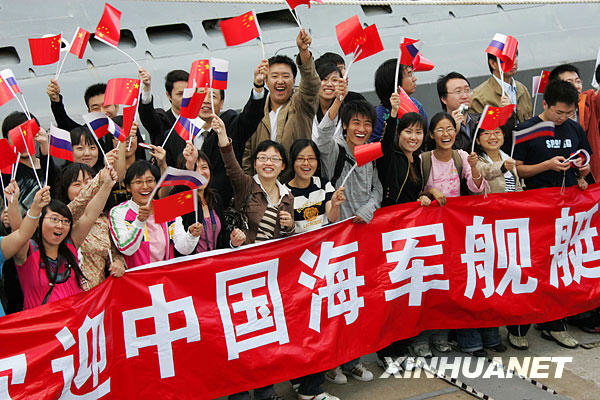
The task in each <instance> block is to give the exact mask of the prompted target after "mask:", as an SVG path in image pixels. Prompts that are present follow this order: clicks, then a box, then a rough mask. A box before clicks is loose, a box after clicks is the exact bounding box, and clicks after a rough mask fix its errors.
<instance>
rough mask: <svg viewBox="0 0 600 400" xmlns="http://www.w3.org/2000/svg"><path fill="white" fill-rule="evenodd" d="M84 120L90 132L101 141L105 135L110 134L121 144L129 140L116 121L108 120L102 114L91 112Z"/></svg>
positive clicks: (85, 115)
mask: <svg viewBox="0 0 600 400" xmlns="http://www.w3.org/2000/svg"><path fill="white" fill-rule="evenodd" d="M83 120H84V121H85V123H86V125H87V126H88V128H90V130H91V131H92V132H93V133H94V135H96V139H100V138H101V137H103V136H104V135H106V134H108V133H110V134H111V135H113V136H114V137H115V138H117V139H118V140H119V141H120V142H124V141H125V139H126V138H127V135H126V134H125V132H123V131H121V128H119V126H118V125H117V124H115V123H114V121H113V120H112V119H110V118H108V117H107V116H106V115H104V114H102V113H101V112H97V111H95V112H91V113H88V114H84V115H83Z"/></svg>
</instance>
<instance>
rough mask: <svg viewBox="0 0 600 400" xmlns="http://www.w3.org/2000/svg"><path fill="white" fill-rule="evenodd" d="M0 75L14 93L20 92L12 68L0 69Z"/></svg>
mask: <svg viewBox="0 0 600 400" xmlns="http://www.w3.org/2000/svg"><path fill="white" fill-rule="evenodd" d="M0 76H1V77H2V80H3V81H4V82H6V83H7V84H8V86H10V88H11V89H12V91H13V93H14V94H17V93H21V88H20V87H19V85H18V84H17V79H16V78H15V74H13V72H12V70H10V69H8V68H6V69H3V70H2V71H0Z"/></svg>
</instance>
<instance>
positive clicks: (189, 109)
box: [179, 87, 206, 119]
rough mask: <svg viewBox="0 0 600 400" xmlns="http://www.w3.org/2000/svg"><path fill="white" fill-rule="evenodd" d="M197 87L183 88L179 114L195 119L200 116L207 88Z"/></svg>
mask: <svg viewBox="0 0 600 400" xmlns="http://www.w3.org/2000/svg"><path fill="white" fill-rule="evenodd" d="M200 90H202V92H199V91H198V89H197V88H195V87H192V88H185V89H183V97H182V98H181V107H180V109H179V115H180V116H181V117H183V118H188V119H194V118H196V117H197V116H198V113H199V112H200V108H202V103H203V102H204V98H205V97H206V89H204V88H202V89H200Z"/></svg>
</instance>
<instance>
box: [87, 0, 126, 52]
mask: <svg viewBox="0 0 600 400" xmlns="http://www.w3.org/2000/svg"><path fill="white" fill-rule="evenodd" d="M94 35H95V36H96V38H98V39H100V40H103V41H105V42H107V43H110V44H112V45H113V46H118V45H119V39H121V11H119V10H117V9H116V8H114V7H113V6H111V5H110V4H108V3H106V4H105V5H104V13H103V14H102V18H100V22H98V26H97V27H96V32H95V33H94Z"/></svg>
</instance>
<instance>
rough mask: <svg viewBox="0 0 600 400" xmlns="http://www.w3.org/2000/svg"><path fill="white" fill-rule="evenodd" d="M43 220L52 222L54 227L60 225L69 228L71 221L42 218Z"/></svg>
mask: <svg viewBox="0 0 600 400" xmlns="http://www.w3.org/2000/svg"><path fill="white" fill-rule="evenodd" d="M44 219H45V220H48V221H50V222H52V223H53V224H54V225H58V224H62V225H66V226H69V225H71V221H70V220H69V219H67V218H58V217H44Z"/></svg>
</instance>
